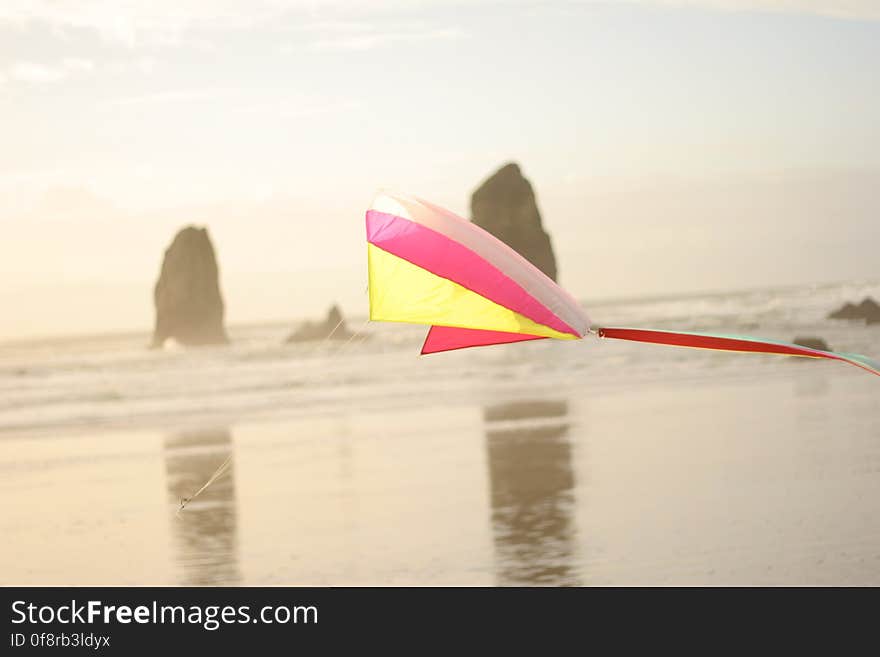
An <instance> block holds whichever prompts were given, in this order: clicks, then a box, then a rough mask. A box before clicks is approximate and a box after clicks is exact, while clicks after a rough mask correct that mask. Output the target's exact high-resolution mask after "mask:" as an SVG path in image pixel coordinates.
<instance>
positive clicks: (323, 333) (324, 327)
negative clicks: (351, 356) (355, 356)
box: [285, 305, 354, 343]
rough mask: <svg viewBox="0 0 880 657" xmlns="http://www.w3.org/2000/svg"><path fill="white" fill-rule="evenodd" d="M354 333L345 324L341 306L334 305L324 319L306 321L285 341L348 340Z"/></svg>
mask: <svg viewBox="0 0 880 657" xmlns="http://www.w3.org/2000/svg"><path fill="white" fill-rule="evenodd" d="M334 329H335V330H334ZM353 335H354V334H353V333H352V332H351V331H349V330H348V327H347V326H346V325H345V319H344V318H343V317H342V311H341V310H339V306H336V305H334V306H333V307H331V308H330V311H329V312H328V313H327V317H326V319H324V321H322V322H306V323H305V324H303V325H302V326H300V327H299V328H298V329H296V330H295V331H294V332H293V333H291V334H290V335H289V336H288V337H287V340H285V342H287V343H290V342H308V341H310V340H327V339H330V340H348V339H349V338H351V337H352V336H353Z"/></svg>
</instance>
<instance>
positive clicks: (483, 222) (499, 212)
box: [471, 162, 557, 281]
mask: <svg viewBox="0 0 880 657" xmlns="http://www.w3.org/2000/svg"><path fill="white" fill-rule="evenodd" d="M471 221H473V222H474V223H475V224H476V225H477V226H479V227H480V228H483V229H484V230H487V231H489V232H490V233H492V234H493V235H494V236H495V237H497V238H498V239H500V240H501V241H502V242H504V243H505V244H507V245H508V246H509V247H511V248H512V249H513V250H514V251H517V252H518V253H519V254H520V255H522V256H523V257H524V258H525V259H526V260H528V261H529V262H531V263H532V264H533V265H535V266H536V267H537V268H538V269H540V270H541V271H542V272H544V273H545V274H547V276H549V277H550V278H552V279H553V280H554V281H555V280H556V275H557V269H556V257H555V256H554V254H553V246H552V244H551V242H550V236H549V235H548V234H547V233H546V232H545V231H544V227H543V226H542V224H541V213H540V212H539V211H538V204H537V201H536V200H535V193H534V190H533V189H532V185H531V183H529V181H528V180H527V179H525V178H524V177H523V175H522V173H521V172H520V169H519V166H517V165H516V164H514V163H512V162H511V163H508V164H505V165H504V166H503V167H501V168H500V169H499V170H498V171H496V172H495V173H494V174H492V176H490V177H489V178H488V179H487V180H486V181H485V182H484V183H483V184H482V185H480V186H479V187H478V188H477V190H476V191H475V192H474V193H473V195H472V196H471Z"/></svg>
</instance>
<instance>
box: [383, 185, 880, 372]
mask: <svg viewBox="0 0 880 657" xmlns="http://www.w3.org/2000/svg"><path fill="white" fill-rule="evenodd" d="M366 225H367V259H368V270H369V295H370V320H374V321H382V322H406V323H412V324H427V325H429V326H430V329H429V330H428V334H427V336H426V338H425V342H424V344H423V345H422V354H431V353H437V352H442V351H451V350H454V349H464V348H467V347H484V346H489V345H494V344H507V343H511V342H523V341H527V340H541V339H556V340H580V339H581V338H584V337H585V336H587V335H588V334H590V333H594V334H596V335H598V336H599V337H601V338H613V339H619V340H631V341H635V342H649V343H655V344H665V345H673V346H679V347H693V348H697V349H716V350H723V351H740V352H754V353H767V354H784V355H789V356H805V357H808V358H828V359H831V360H838V361H842V362H844V363H850V364H851V365H855V366H856V367H860V368H862V369H864V370H866V371H868V372H871V373H872V374H877V375H880V363H877V362H875V361H873V360H871V359H870V358H867V357H865V356H861V355H858V354H846V353H837V352H832V351H822V350H819V349H811V348H808V347H802V346H800V345H796V344H790V343H787V342H777V341H774V340H764V339H759V338H753V337H749V336H743V335H724V334H712V333H693V332H676V331H666V330H653V329H637V328H613V327H607V328H594V329H591V327H590V320H589V318H588V317H587V315H586V314H585V313H584V311H583V309H582V308H581V306H580V304H579V303H578V302H577V301H576V300H575V299H574V298H573V297H572V296H571V295H570V294H568V293H567V292H566V291H565V290H563V289H562V288H561V287H559V286H558V285H557V284H556V283H555V282H554V281H553V280H551V279H550V278H549V277H547V276H546V275H545V274H544V273H543V272H541V271H540V270H539V269H538V268H537V267H535V266H534V265H532V264H531V263H530V262H529V261H528V260H526V259H525V258H523V257H522V256H521V255H520V254H518V253H517V252H516V251H514V250H513V249H511V248H510V247H509V246H507V245H506V244H505V243H504V242H502V241H501V240H499V239H497V238H496V237H495V236H493V235H491V234H489V233H487V232H486V231H484V230H483V229H482V228H480V227H479V226H477V225H476V224H473V223H471V222H470V221H467V220H466V219H463V218H461V217H458V216H456V215H455V214H453V213H451V212H449V211H448V210H444V209H443V208H441V207H438V206H436V205H433V204H431V203H428V202H427V201H423V200H420V199H416V198H410V197H405V196H399V195H391V194H384V193H383V194H379V195H378V196H377V197H376V199H375V200H374V201H373V203H372V205H371V206H370V209H369V210H367V215H366Z"/></svg>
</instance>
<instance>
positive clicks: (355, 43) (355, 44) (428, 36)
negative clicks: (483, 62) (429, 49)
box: [308, 27, 465, 50]
mask: <svg viewBox="0 0 880 657" xmlns="http://www.w3.org/2000/svg"><path fill="white" fill-rule="evenodd" d="M464 37H465V32H464V31H463V30H461V29H460V28H457V27H448V28H439V29H425V28H421V29H410V30H404V29H401V30H396V31H394V30H392V31H388V30H375V29H369V30H361V31H357V32H356V33H349V34H336V35H330V36H324V37H321V38H318V39H315V40H314V41H312V42H311V43H309V46H308V47H309V48H310V49H312V50H372V49H374V48H381V47H384V46H390V45H393V44H398V43H420V42H425V41H454V40H457V39H461V38H464Z"/></svg>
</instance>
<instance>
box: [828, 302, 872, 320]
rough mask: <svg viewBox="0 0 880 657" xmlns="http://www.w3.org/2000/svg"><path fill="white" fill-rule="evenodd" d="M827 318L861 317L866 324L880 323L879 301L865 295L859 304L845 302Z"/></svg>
mask: <svg viewBox="0 0 880 657" xmlns="http://www.w3.org/2000/svg"><path fill="white" fill-rule="evenodd" d="M828 319H863V320H865V323H866V324H876V323H880V303H877V302H876V301H874V299H872V298H871V297H865V298H864V299H862V302H861V303H860V304H858V305H857V304H854V303H845V304H843V305H842V306H841V307H840V308H838V309H837V310H835V311H834V312H832V313H830V314H829V315H828Z"/></svg>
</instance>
